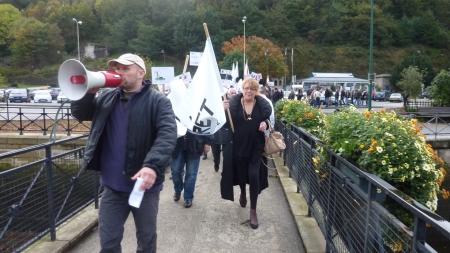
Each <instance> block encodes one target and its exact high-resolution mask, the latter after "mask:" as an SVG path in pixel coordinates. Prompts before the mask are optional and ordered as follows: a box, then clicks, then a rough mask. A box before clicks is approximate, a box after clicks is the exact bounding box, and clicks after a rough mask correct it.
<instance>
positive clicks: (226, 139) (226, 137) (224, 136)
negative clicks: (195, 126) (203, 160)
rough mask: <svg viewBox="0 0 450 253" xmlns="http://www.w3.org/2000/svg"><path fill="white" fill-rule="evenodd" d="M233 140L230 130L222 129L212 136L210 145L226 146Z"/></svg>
mask: <svg viewBox="0 0 450 253" xmlns="http://www.w3.org/2000/svg"><path fill="white" fill-rule="evenodd" d="M232 139H233V133H232V132H231V129H229V128H225V127H222V128H220V129H219V130H218V131H217V132H215V133H214V134H213V137H212V140H211V143H214V144H228V143H230V142H231V140H232Z"/></svg>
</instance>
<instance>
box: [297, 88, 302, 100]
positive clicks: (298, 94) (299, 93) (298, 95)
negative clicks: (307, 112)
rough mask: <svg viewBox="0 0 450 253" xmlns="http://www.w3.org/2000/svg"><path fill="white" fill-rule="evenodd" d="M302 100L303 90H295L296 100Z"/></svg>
mask: <svg viewBox="0 0 450 253" xmlns="http://www.w3.org/2000/svg"><path fill="white" fill-rule="evenodd" d="M302 98H303V90H302V89H298V90H297V100H298V101H301V100H302Z"/></svg>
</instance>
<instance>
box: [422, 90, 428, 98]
mask: <svg viewBox="0 0 450 253" xmlns="http://www.w3.org/2000/svg"><path fill="white" fill-rule="evenodd" d="M419 97H420V98H430V93H429V92H428V91H424V92H422V93H420V96H419Z"/></svg>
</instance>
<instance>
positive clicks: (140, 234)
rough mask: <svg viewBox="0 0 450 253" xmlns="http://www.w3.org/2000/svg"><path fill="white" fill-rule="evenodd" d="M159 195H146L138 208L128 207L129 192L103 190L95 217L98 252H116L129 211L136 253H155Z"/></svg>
mask: <svg viewBox="0 0 450 253" xmlns="http://www.w3.org/2000/svg"><path fill="white" fill-rule="evenodd" d="M159 194H160V192H159V191H157V192H146V193H145V194H144V198H143V199H142V202H141V206H140V207H139V208H135V207H131V206H130V205H128V198H129V196H130V193H128V192H118V191H115V190H112V189H110V188H108V187H105V189H104V191H103V196H102V199H101V203H100V210H99V215H98V221H99V225H98V234H99V237H100V246H101V250H100V252H101V253H116V252H117V253H120V252H122V247H121V246H120V242H121V241H122V238H123V231H124V227H123V226H124V224H125V222H126V220H127V218H128V215H129V214H130V212H131V213H132V214H133V218H134V225H135V227H136V239H137V249H136V252H143V253H144V252H145V253H147V252H149V253H150V252H151V253H153V252H156V238H157V236H156V217H157V215H158V204H159Z"/></svg>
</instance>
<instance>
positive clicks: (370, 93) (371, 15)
mask: <svg viewBox="0 0 450 253" xmlns="http://www.w3.org/2000/svg"><path fill="white" fill-rule="evenodd" d="M370 6H371V7H370V59H369V96H368V97H367V98H368V99H367V109H368V110H369V111H370V110H372V83H373V78H374V76H373V69H372V62H373V0H371V4H370Z"/></svg>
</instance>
